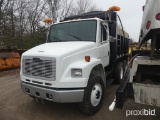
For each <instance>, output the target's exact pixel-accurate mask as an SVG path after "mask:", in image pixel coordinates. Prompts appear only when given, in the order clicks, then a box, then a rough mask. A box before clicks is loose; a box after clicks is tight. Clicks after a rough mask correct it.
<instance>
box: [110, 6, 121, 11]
mask: <svg viewBox="0 0 160 120" xmlns="http://www.w3.org/2000/svg"><path fill="white" fill-rule="evenodd" d="M120 9H121V8H120V7H118V6H112V7H110V8H109V10H111V11H120Z"/></svg>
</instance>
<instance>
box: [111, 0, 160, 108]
mask: <svg viewBox="0 0 160 120" xmlns="http://www.w3.org/2000/svg"><path fill="white" fill-rule="evenodd" d="M159 6H160V0H146V4H145V6H143V10H144V14H143V19H142V25H141V32H140V39H139V45H138V48H140V47H141V46H142V44H143V43H146V42H147V41H149V40H150V41H151V50H135V51H133V52H132V55H133V58H132V59H131V61H130V63H129V66H128V69H127V70H126V74H125V75H124V78H123V80H122V81H123V82H122V83H121V84H120V86H119V87H118V89H117V91H116V98H115V100H114V102H113V103H112V105H111V106H110V109H111V110H113V108H114V105H116V107H117V108H123V105H124V102H125V100H126V98H127V97H129V96H132V97H134V99H135V102H136V103H141V104H147V105H152V106H160V96H159V93H160V79H159V78H160V7H159Z"/></svg>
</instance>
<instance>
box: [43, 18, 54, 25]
mask: <svg viewBox="0 0 160 120" xmlns="http://www.w3.org/2000/svg"><path fill="white" fill-rule="evenodd" d="M43 22H44V23H47V24H48V23H52V22H54V21H53V20H52V19H50V18H46V19H44V20H43Z"/></svg>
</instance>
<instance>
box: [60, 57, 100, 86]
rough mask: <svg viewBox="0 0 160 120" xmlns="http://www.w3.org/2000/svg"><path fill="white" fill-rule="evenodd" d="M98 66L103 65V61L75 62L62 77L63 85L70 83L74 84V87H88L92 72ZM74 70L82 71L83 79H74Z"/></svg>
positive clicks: (93, 59) (94, 59)
mask: <svg viewBox="0 0 160 120" xmlns="http://www.w3.org/2000/svg"><path fill="white" fill-rule="evenodd" d="M98 64H102V61H101V60H100V59H96V58H91V61H90V62H86V61H85V60H80V61H77V62H74V63H72V64H70V65H69V66H68V67H67V68H66V70H65V72H64V73H63V75H62V77H61V80H60V82H61V83H63V82H65V83H66V82H69V83H71V84H72V83H74V85H73V87H74V86H75V85H78V84H79V87H86V86H87V83H88V79H89V76H90V73H91V70H92V69H93V68H94V67H95V66H96V65H98ZM72 69H82V78H76V77H72V76H71V70H72ZM77 87H78V86H77Z"/></svg>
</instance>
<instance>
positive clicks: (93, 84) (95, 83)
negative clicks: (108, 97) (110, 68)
mask: <svg viewBox="0 0 160 120" xmlns="http://www.w3.org/2000/svg"><path fill="white" fill-rule="evenodd" d="M103 96H104V84H103V81H102V79H101V77H99V76H94V77H93V78H91V79H89V83H88V85H87V87H86V89H85V93H84V98H83V102H82V103H80V104H79V108H80V110H81V111H82V112H83V113H86V114H88V115H93V114H95V113H97V112H98V111H99V109H100V107H101V104H102V101H103Z"/></svg>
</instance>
